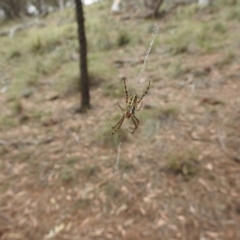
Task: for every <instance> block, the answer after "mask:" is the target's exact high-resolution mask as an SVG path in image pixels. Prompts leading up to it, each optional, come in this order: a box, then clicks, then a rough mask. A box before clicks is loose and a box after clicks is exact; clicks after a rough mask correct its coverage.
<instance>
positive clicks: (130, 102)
mask: <svg viewBox="0 0 240 240" xmlns="http://www.w3.org/2000/svg"><path fill="white" fill-rule="evenodd" d="M123 83H124V88H125V95H126V109H125V110H124V109H123V108H122V107H121V106H120V104H119V103H118V106H119V108H120V109H121V110H122V111H123V112H124V114H123V116H122V118H121V119H120V120H119V122H118V123H117V124H116V125H115V126H114V127H113V132H112V133H111V135H113V134H114V133H116V132H117V131H118V130H119V128H120V127H121V126H122V124H123V122H124V119H125V118H131V119H132V122H133V124H134V127H133V128H132V129H133V130H132V131H129V132H130V133H132V134H133V133H134V132H135V131H136V129H137V128H138V125H139V120H138V119H137V117H136V116H135V110H137V111H139V110H140V108H141V107H142V105H141V106H140V107H139V108H138V109H137V105H138V104H139V103H141V104H142V102H141V101H142V99H143V98H144V96H145V95H146V94H147V93H148V90H149V88H150V81H149V84H148V87H147V90H146V91H145V93H144V94H143V95H142V97H141V98H140V99H139V100H138V97H137V95H136V94H135V95H133V96H132V97H130V98H129V99H128V90H127V85H126V79H125V78H124V79H123Z"/></svg>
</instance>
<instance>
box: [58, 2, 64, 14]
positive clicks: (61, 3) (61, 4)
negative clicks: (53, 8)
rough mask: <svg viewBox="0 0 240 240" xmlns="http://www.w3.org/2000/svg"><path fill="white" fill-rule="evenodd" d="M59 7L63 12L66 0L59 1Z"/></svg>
mask: <svg viewBox="0 0 240 240" xmlns="http://www.w3.org/2000/svg"><path fill="white" fill-rule="evenodd" d="M58 5H59V9H60V11H63V10H64V8H65V3H64V0H58Z"/></svg>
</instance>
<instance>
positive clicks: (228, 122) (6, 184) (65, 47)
mask: <svg viewBox="0 0 240 240" xmlns="http://www.w3.org/2000/svg"><path fill="white" fill-rule="evenodd" d="M105 4H106V5H107V4H108V5H107V6H106V5H105ZM222 6H224V8H222ZM108 9H110V1H102V2H101V3H99V4H96V5H93V6H90V7H89V8H86V19H87V26H88V28H87V30H88V32H87V34H88V41H89V67H90V73H91V102H92V108H91V110H89V111H88V112H87V113H86V114H83V115H78V114H75V113H74V111H73V108H74V107H75V106H77V105H78V104H79V94H78V91H77V88H78V83H79V78H78V62H77V61H78V54H77V49H78V47H77V41H76V25H75V23H73V22H71V21H68V23H66V24H64V25H60V26H59V24H58V23H59V22H61V21H62V20H69V19H71V18H72V17H73V14H74V12H73V10H71V9H68V10H66V11H65V12H62V13H54V14H51V15H49V16H48V17H47V18H46V19H45V20H44V21H47V23H48V24H47V27H45V28H41V29H37V30H36V29H35V30H34V29H28V30H27V32H22V33H19V34H16V35H15V37H14V38H13V39H11V40H9V38H6V37H4V38H1V42H0V49H1V50H0V51H1V54H0V72H1V76H0V90H1V94H0V104H1V106H2V107H1V108H0V238H1V239H3V240H8V239H79V238H81V239H83V240H85V239H86V240H88V239H153V240H154V239H163V240H169V239H184V240H185V239H186V240H187V239H189V240H195V239H206V240H211V239H218V240H232V239H234V240H235V239H236V240H237V239H240V231H239V222H240V213H239V212H240V210H239V209H240V202H239V199H240V195H239V193H240V165H239V164H238V163H236V162H234V161H232V160H231V159H229V158H228V157H227V156H226V155H225V154H224V153H223V151H222V149H221V147H220V146H219V144H218V141H217V136H218V135H217V129H219V128H220V130H221V134H224V135H225V142H226V146H227V148H228V149H229V151H231V153H234V154H236V155H239V138H240V123H239V117H240V112H239V110H238V109H239V103H240V98H239V88H240V83H239V81H238V79H239V77H240V75H239V70H240V69H239V60H238V59H239V56H240V50H239V47H237V46H238V43H239V33H238V32H237V31H236V29H237V28H238V26H239V18H238V6H232V5H230V4H226V2H225V3H224V1H221V3H219V5H216V6H214V7H212V8H211V9H199V8H198V7H197V6H196V5H192V6H185V7H179V8H178V9H176V10H175V11H174V12H172V13H171V14H170V15H167V16H166V17H165V18H163V19H160V20H159V22H158V23H159V24H160V27H161V32H160V37H158V40H157V41H156V42H155V44H156V45H155V46H154V51H153V52H152V53H151V55H150V58H149V62H148V64H147V67H146V71H145V73H144V75H143V79H142V80H145V82H144V83H143V84H137V82H136V81H137V74H138V71H139V69H140V67H141V64H140V61H136V63H134V64H132V62H131V61H130V62H129V61H125V62H124V64H123V65H122V66H118V67H116V65H115V64H114V61H116V60H122V61H123V60H126V59H141V57H142V56H143V55H144V53H145V52H146V50H147V47H148V46H149V42H150V40H151V31H149V29H150V26H152V22H151V21H139V19H131V20H127V21H124V22H123V21H121V20H119V18H118V16H112V15H109V14H108ZM219 9H221V11H218V10H219ZM93 16H94V17H93ZM99 19H101V21H100V20H99ZM109 22H111V24H112V25H111V26H109V24H108V25H106V23H109ZM119 26H120V27H119ZM6 27H7V26H6ZM26 36H27V37H26ZM16 43H18V44H16ZM123 75H124V76H126V77H127V80H128V86H129V92H131V94H133V93H138V95H141V93H142V92H143V91H144V90H145V88H146V84H147V81H148V80H151V81H152V84H151V88H150V90H149V93H148V95H147V96H146V97H145V98H144V104H143V107H142V109H141V110H140V111H139V112H136V116H137V117H138V118H139V120H140V125H139V128H138V130H137V131H136V132H135V134H134V135H131V134H129V133H128V132H127V131H125V129H124V128H125V126H129V125H130V124H131V123H130V122H128V121H126V123H125V125H123V127H122V128H121V130H120V134H122V137H123V140H122V145H121V152H120V161H119V170H118V172H117V173H115V172H114V167H115V162H116V157H117V149H118V145H119V136H118V135H117V134H116V135H114V136H113V137H105V136H104V134H107V133H110V132H111V130H112V129H111V126H113V125H115V124H116V122H117V121H118V120H119V119H120V117H121V114H122V112H121V110H120V109H119V108H118V106H117V102H118V101H119V102H120V103H121V104H124V103H125V96H124V89H123V86H122V83H121V82H120V81H119V79H120V78H119V77H121V76H123ZM49 95H52V96H53V95H54V96H56V97H53V98H51V97H49ZM217 100H218V101H217ZM221 103H224V104H221ZM123 106H124V105H123Z"/></svg>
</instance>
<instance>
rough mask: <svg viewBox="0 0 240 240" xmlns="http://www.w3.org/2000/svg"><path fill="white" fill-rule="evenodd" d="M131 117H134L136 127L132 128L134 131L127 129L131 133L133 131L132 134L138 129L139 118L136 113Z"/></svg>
mask: <svg viewBox="0 0 240 240" xmlns="http://www.w3.org/2000/svg"><path fill="white" fill-rule="evenodd" d="M131 119H132V121H133V124H134V127H133V128H132V129H133V131H132V132H130V131H128V130H127V131H128V132H130V133H132V134H134V132H135V131H136V130H137V128H138V125H139V120H138V119H137V118H136V117H135V116H134V115H132V117H131Z"/></svg>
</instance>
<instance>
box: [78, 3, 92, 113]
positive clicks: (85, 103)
mask: <svg viewBox="0 0 240 240" xmlns="http://www.w3.org/2000/svg"><path fill="white" fill-rule="evenodd" d="M75 4H76V6H75V7H76V15H77V23H78V41H79V47H80V50H79V51H80V52H79V56H80V72H81V78H80V87H81V111H82V112H84V111H86V110H87V109H88V108H90V94H89V78H88V68H87V41H86V35H85V27H84V14H83V5H82V1H81V0H75Z"/></svg>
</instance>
